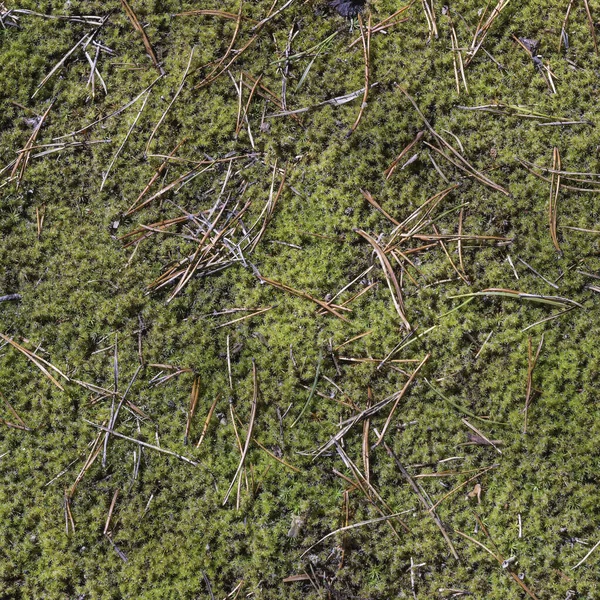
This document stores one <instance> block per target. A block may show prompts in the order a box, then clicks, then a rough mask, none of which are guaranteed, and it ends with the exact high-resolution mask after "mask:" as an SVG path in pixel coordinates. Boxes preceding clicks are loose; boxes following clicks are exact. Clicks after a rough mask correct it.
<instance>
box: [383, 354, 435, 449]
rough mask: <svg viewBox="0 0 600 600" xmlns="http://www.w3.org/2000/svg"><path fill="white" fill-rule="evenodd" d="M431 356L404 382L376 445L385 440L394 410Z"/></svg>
mask: <svg viewBox="0 0 600 600" xmlns="http://www.w3.org/2000/svg"><path fill="white" fill-rule="evenodd" d="M430 357H431V354H428V355H427V356H426V357H425V358H424V359H423V360H422V361H421V362H420V363H419V366H418V367H417V368H416V369H415V370H414V371H413V372H412V373H411V375H410V377H409V378H408V381H407V382H406V383H405V384H404V387H403V388H402V390H401V391H400V394H399V395H398V397H397V398H396V402H394V406H392V410H390V414H389V415H388V418H387V419H386V421H385V424H384V426H383V429H382V430H381V433H380V434H379V438H378V439H377V442H376V443H375V447H377V446H379V444H381V442H382V441H383V436H384V435H385V432H386V431H387V429H388V427H389V426H390V423H391V422H392V417H393V416H394V412H395V411H396V408H397V407H398V404H399V403H400V400H402V398H403V397H404V394H405V393H406V392H407V391H408V388H409V387H410V386H411V384H412V382H413V381H414V379H415V377H416V376H417V374H418V373H419V371H420V370H421V368H422V367H423V366H424V365H425V363H426V362H427V361H428V360H429V358H430Z"/></svg>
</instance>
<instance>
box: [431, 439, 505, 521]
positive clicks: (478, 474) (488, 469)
mask: <svg viewBox="0 0 600 600" xmlns="http://www.w3.org/2000/svg"><path fill="white" fill-rule="evenodd" d="M486 440H487V438H486ZM487 441H488V442H489V441H490V440H487ZM492 445H493V444H492ZM499 466H500V465H498V464H494V465H491V466H489V467H487V468H486V469H483V470H482V471H479V473H477V474H476V475H473V477H470V478H469V479H467V480H466V481H464V482H463V483H461V484H460V485H457V486H456V487H455V488H453V489H452V490H450V491H449V492H448V493H447V494H444V495H443V496H442V497H441V498H440V499H439V500H438V501H437V502H436V503H435V504H433V505H432V506H431V508H430V509H429V510H435V509H436V508H437V507H438V506H439V505H440V504H441V503H442V502H443V501H444V500H445V499H446V498H449V497H450V496H452V495H454V494H456V492H458V491H459V490H460V489H462V488H463V487H465V485H468V484H469V483H470V482H471V481H474V480H475V479H477V478H479V477H481V476H482V475H483V474H484V473H487V472H488V471H490V470H491V469H496V468H497V467H499Z"/></svg>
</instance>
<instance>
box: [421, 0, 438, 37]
mask: <svg viewBox="0 0 600 600" xmlns="http://www.w3.org/2000/svg"><path fill="white" fill-rule="evenodd" d="M429 2H430V0H421V4H422V5H423V12H424V13H425V19H426V20H427V29H428V30H429V41H431V40H432V39H433V38H434V37H435V38H436V39H437V37H438V28H437V24H436V22H435V11H434V9H433V0H431V6H430V5H429Z"/></svg>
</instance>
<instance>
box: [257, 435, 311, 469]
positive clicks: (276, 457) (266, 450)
mask: <svg viewBox="0 0 600 600" xmlns="http://www.w3.org/2000/svg"><path fill="white" fill-rule="evenodd" d="M252 441H253V442H254V443H255V444H256V445H257V446H258V447H259V448H261V449H262V450H264V451H265V452H266V453H267V454H268V455H269V456H270V457H271V458H274V459H275V460H276V461H277V462H280V463H281V464H282V465H284V466H286V467H287V468H288V469H291V470H292V471H294V472H295V473H302V471H301V470H300V469H298V468H297V467H293V466H292V465H290V464H289V463H288V462H286V461H285V460H283V458H279V457H278V456H276V455H275V454H273V453H272V452H271V451H270V450H269V449H268V448H265V447H264V446H263V445H262V444H261V443H260V442H259V441H258V440H257V439H256V438H252Z"/></svg>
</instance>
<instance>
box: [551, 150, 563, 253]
mask: <svg viewBox="0 0 600 600" xmlns="http://www.w3.org/2000/svg"><path fill="white" fill-rule="evenodd" d="M560 170H561V162H560V153H559V151H558V148H556V147H555V148H554V151H553V154H552V171H553V172H552V176H551V180H550V202H549V204H548V223H549V226H550V237H551V238H552V243H553V244H554V247H555V248H556V251H557V252H559V253H560V254H562V250H561V249H560V245H559V243H558V236H557V233H556V213H557V204H558V192H559V190H560V173H557V171H560Z"/></svg>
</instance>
